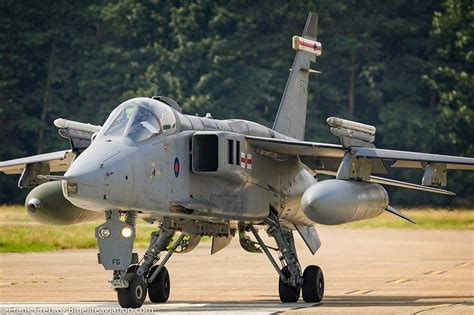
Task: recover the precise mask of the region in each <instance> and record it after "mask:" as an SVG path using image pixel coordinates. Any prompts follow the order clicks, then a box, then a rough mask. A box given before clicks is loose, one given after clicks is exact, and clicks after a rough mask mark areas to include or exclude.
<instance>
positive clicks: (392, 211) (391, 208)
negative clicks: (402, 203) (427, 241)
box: [385, 205, 416, 224]
mask: <svg viewBox="0 0 474 315" xmlns="http://www.w3.org/2000/svg"><path fill="white" fill-rule="evenodd" d="M385 210H387V211H388V212H390V213H393V214H394V215H396V216H399V217H400V218H402V219H405V220H407V221H409V222H411V223H413V224H416V222H415V221H413V220H412V219H410V218H409V217H408V216H406V215H404V214H403V213H401V212H400V211H398V210H397V209H395V208H394V207H392V206H391V205H388V206H387V208H385Z"/></svg>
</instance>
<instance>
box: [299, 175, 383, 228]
mask: <svg viewBox="0 0 474 315" xmlns="http://www.w3.org/2000/svg"><path fill="white" fill-rule="evenodd" d="M388 201H389V200H388V194H387V191H385V189H384V188H383V187H382V186H380V185H379V184H373V183H367V182H359V181H353V180H339V179H331V180H325V181H322V182H318V183H316V184H313V185H312V186H310V187H309V188H308V189H306V191H305V192H304V194H303V196H302V197H301V208H302V210H303V213H304V214H305V216H306V217H307V218H308V219H310V220H311V221H313V222H316V223H320V224H325V225H337V224H343V223H348V222H353V221H358V220H364V219H370V218H374V217H376V216H378V215H380V214H381V213H382V212H383V211H384V210H385V208H387V206H388Z"/></svg>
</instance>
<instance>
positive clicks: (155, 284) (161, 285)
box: [148, 265, 171, 303]
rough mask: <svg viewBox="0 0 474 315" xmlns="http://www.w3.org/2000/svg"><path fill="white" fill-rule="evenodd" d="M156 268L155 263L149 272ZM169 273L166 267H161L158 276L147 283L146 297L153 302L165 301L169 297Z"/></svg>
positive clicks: (151, 272)
mask: <svg viewBox="0 0 474 315" xmlns="http://www.w3.org/2000/svg"><path fill="white" fill-rule="evenodd" d="M157 268H158V266H157V265H155V266H153V267H151V269H150V274H153V273H154V272H155V270H156V269H157ZM170 289H171V282H170V275H169V273H168V270H167V269H166V267H163V269H161V271H160V272H159V273H158V276H156V278H155V279H154V280H153V281H152V282H151V283H150V284H149V285H148V297H149V298H150V301H152V302H153V303H165V302H166V301H168V298H169V297H170Z"/></svg>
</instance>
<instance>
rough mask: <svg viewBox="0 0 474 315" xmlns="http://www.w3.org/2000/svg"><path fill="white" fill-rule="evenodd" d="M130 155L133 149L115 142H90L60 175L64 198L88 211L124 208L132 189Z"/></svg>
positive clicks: (132, 154) (132, 153)
mask: <svg viewBox="0 0 474 315" xmlns="http://www.w3.org/2000/svg"><path fill="white" fill-rule="evenodd" d="M134 152H135V151H134V149H133V148H131V147H128V146H125V145H121V144H117V143H108V142H100V143H93V144H92V145H91V146H90V147H89V148H87V149H86V150H85V151H84V152H83V153H82V154H81V155H80V156H79V157H78V158H77V159H76V160H75V161H74V162H73V163H72V165H71V167H70V168H69V170H68V171H67V172H66V173H65V174H64V175H65V177H66V178H67V180H66V181H63V193H64V196H65V197H66V198H67V199H68V200H69V201H70V202H71V203H72V204H74V205H75V206H77V207H80V208H84V209H88V210H107V209H111V208H114V209H120V208H122V207H126V206H128V204H127V202H128V201H129V200H128V199H129V198H128V195H129V194H131V193H132V190H133V187H131V185H133V181H132V171H131V170H129V169H130V168H131V166H130V164H131V163H130V161H131V160H132V159H133V156H134ZM125 197H126V198H125Z"/></svg>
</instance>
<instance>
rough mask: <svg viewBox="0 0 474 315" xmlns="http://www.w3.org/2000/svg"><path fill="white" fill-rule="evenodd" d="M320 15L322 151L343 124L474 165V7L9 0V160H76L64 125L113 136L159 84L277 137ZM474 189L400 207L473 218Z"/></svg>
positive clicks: (396, 195) (1, 103)
mask: <svg viewBox="0 0 474 315" xmlns="http://www.w3.org/2000/svg"><path fill="white" fill-rule="evenodd" d="M308 11H316V12H318V13H319V15H320V19H319V25H320V27H319V33H318V38H319V40H320V41H321V42H322V43H323V56H322V57H321V58H318V60H317V63H316V65H315V68H316V69H318V70H321V71H322V74H321V75H317V76H315V77H313V78H312V80H311V82H310V86H309V89H310V95H309V100H308V118H307V139H308V140H317V141H329V142H336V141H337V139H335V138H334V137H333V136H332V135H331V134H330V133H329V130H328V127H327V125H326V123H325V119H326V118H327V117H329V116H340V117H344V118H349V119H356V120H359V121H362V122H366V123H370V124H374V125H376V126H377V139H376V144H377V146H379V147H384V148H394V149H402V150H403V149H405V150H416V151H425V152H438V153H444V154H459V155H465V156H474V148H473V145H474V128H473V127H472V125H473V120H474V109H473V105H472V99H473V93H474V92H473V91H474V78H473V63H474V53H473V51H474V47H473V45H474V44H473V43H474V42H473V41H474V39H473V32H474V9H473V5H472V1H463V0H445V1H444V2H443V3H442V4H441V5H440V4H439V3H437V2H431V1H421V0H410V1H408V0H399V1H392V2H377V1H369V0H355V1H343V0H336V1H334V0H320V1H315V0H311V1H292V2H288V1H280V0H275V1H241V0H230V1H220V0H218V1H207V0H196V1H160V0H151V1H131V0H125V1H112V2H103V1H95V0H87V1H76V2H70V1H63V2H58V1H42V2H38V1H13V0H4V1H1V2H0V160H6V159H11V158H16V157H20V156H26V155H32V154H36V153H37V152H47V151H51V150H58V149H62V148H66V147H67V143H66V142H65V141H64V140H61V139H60V138H59V137H58V135H57V130H56V129H55V127H54V126H53V124H52V122H53V120H54V119H56V118H58V117H64V118H70V119H74V120H79V121H85V122H90V123H94V124H102V123H103V122H104V121H105V119H106V118H107V115H108V114H109V113H110V111H111V110H112V109H113V108H114V107H115V106H117V105H118V104H119V103H120V102H122V101H124V100H126V99H128V98H131V97H136V96H151V95H152V93H153V89H154V86H153V85H152V83H151V82H156V83H157V84H158V86H159V93H160V94H163V95H167V96H170V97H172V98H174V99H175V100H177V101H178V103H180V104H181V105H182V106H183V109H184V111H185V112H186V113H189V114H194V113H196V112H198V113H199V114H201V115H203V114H205V113H206V112H212V114H213V116H214V117H216V118H219V119H222V118H243V119H249V120H254V121H257V122H259V123H262V124H265V125H267V126H271V124H272V122H273V120H274V117H275V114H276V111H277V109H278V105H279V101H280V98H281V94H282V92H283V89H284V87H285V83H286V79H287V77H288V69H289V68H290V67H291V62H292V58H293V52H292V51H291V48H290V40H291V37H292V36H293V35H295V34H300V33H301V30H302V27H303V26H304V22H305V19H306V15H307V12H308ZM394 175H397V176H398V175H399V176H400V177H401V178H402V179H404V180H410V181H414V182H419V181H420V178H421V173H420V172H401V173H397V172H395V173H394ZM473 179H474V175H473V174H466V173H464V174H462V176H461V174H458V173H456V172H450V175H449V184H450V187H449V188H451V189H452V190H455V191H456V192H458V193H459V196H458V197H457V198H455V199H453V198H448V197H433V196H431V195H428V194H421V195H420V193H411V192H406V191H403V192H402V191H401V190H394V191H392V193H393V194H392V197H393V198H392V199H394V201H395V203H405V204H414V203H416V204H420V203H437V204H445V205H447V204H451V203H452V202H454V201H456V202H461V203H465V204H472V203H473V202H474V199H473V198H474V197H473V196H474V188H473V187H472V185H469V183H472V181H473ZM16 180H17V179H16V178H12V177H11V176H10V177H7V176H5V175H0V202H9V203H12V202H21V201H22V200H23V198H24V195H25V192H23V193H22V194H19V193H18V190H17V188H16V185H15V182H16Z"/></svg>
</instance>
